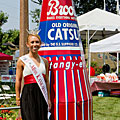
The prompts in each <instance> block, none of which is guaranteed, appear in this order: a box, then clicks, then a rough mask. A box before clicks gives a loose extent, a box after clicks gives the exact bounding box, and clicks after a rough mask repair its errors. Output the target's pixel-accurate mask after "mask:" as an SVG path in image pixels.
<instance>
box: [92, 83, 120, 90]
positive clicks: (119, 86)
mask: <svg viewBox="0 0 120 120" xmlns="http://www.w3.org/2000/svg"><path fill="white" fill-rule="evenodd" d="M100 90H120V82H101V81H94V82H93V83H92V84H91V92H95V91H100Z"/></svg>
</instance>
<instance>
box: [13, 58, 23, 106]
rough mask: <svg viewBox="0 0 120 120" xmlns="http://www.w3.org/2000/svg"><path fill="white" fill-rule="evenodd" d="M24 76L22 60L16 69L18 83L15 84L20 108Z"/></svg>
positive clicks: (17, 102) (18, 62)
mask: <svg viewBox="0 0 120 120" xmlns="http://www.w3.org/2000/svg"><path fill="white" fill-rule="evenodd" d="M22 75H23V62H22V61H21V60H20V59H18V61H17V67H16V83H15V91H16V104H17V105H18V106H19V105H20V92H21V83H22Z"/></svg>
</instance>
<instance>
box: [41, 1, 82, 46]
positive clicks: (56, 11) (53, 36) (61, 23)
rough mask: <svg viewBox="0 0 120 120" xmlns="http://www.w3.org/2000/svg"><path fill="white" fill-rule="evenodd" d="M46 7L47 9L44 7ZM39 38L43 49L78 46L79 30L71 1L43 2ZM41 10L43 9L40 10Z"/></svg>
mask: <svg viewBox="0 0 120 120" xmlns="http://www.w3.org/2000/svg"><path fill="white" fill-rule="evenodd" d="M46 6H47V7H46ZM42 8H44V11H42V13H41V19H40V21H41V22H42V24H41V22H40V28H39V29H40V30H41V31H40V36H41V39H42V41H43V42H44V43H45V44H43V46H44V47H66V46H75V47H78V46H79V40H80V38H79V34H78V32H79V30H78V25H77V21H76V16H75V11H74V8H73V5H72V2H71V0H69V1H68V2H65V1H64V0H46V3H44V1H43V6H42ZM42 10H43V9H42Z"/></svg>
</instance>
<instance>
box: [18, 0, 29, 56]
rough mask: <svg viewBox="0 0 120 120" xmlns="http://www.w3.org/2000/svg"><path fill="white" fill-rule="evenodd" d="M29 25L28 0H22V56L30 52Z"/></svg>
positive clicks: (20, 44) (20, 42)
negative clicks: (28, 44) (27, 44)
mask: <svg viewBox="0 0 120 120" xmlns="http://www.w3.org/2000/svg"><path fill="white" fill-rule="evenodd" d="M28 28H29V25H28V0H20V40H19V49H20V56H22V55H24V54H26V53H27V52H28V49H27V46H26V41H27V31H26V29H27V30H28Z"/></svg>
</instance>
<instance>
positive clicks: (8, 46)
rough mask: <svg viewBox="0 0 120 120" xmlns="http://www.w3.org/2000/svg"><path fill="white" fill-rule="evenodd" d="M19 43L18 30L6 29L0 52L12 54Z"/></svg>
mask: <svg viewBox="0 0 120 120" xmlns="http://www.w3.org/2000/svg"><path fill="white" fill-rule="evenodd" d="M16 45H19V30H8V31H7V32H4V34H3V37H2V42H1V48H0V52H4V53H6V54H9V55H12V54H13V53H14V51H15V50H16V49H17V46H16Z"/></svg>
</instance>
